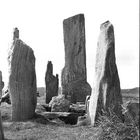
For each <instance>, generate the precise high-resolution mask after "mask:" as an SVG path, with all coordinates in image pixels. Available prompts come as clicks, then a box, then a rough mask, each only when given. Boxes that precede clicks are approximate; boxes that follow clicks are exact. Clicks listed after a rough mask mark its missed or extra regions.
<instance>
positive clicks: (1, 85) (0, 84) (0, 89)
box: [0, 71, 4, 98]
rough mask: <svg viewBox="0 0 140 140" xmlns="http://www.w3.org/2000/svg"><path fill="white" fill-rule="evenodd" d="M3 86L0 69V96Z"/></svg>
mask: <svg viewBox="0 0 140 140" xmlns="http://www.w3.org/2000/svg"><path fill="white" fill-rule="evenodd" d="M3 87H4V82H3V81H2V72H1V71H0V98H1V97H2V89H3Z"/></svg>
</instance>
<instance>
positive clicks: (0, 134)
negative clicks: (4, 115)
mask: <svg viewBox="0 0 140 140" xmlns="http://www.w3.org/2000/svg"><path fill="white" fill-rule="evenodd" d="M0 140H4V133H3V127H2V120H1V112H0Z"/></svg>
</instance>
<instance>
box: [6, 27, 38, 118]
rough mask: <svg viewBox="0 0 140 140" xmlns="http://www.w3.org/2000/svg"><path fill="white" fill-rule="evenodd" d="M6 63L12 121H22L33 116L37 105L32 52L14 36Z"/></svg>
mask: <svg viewBox="0 0 140 140" xmlns="http://www.w3.org/2000/svg"><path fill="white" fill-rule="evenodd" d="M16 30H17V29H16ZM15 32H16V31H14V33H15ZM14 35H15V34H14ZM8 62H9V92H10V97H11V102H12V120H13V121H24V120H27V119H30V118H32V117H33V116H34V114H35V108H36V103H37V97H36V90H37V88H36V72H35V56H34V52H33V50H32V49H31V48H30V47H29V46H27V45H26V44H25V43H24V42H23V41H22V40H20V39H19V38H18V37H16V36H15V38H14V41H13V44H12V47H11V48H10V50H9V55H8Z"/></svg>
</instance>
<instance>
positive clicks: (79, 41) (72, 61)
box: [61, 14, 91, 103]
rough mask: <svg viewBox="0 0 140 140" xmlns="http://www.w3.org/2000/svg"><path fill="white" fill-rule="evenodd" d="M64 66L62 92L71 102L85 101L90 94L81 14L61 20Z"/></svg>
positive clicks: (82, 16)
mask: <svg viewBox="0 0 140 140" xmlns="http://www.w3.org/2000/svg"><path fill="white" fill-rule="evenodd" d="M63 30H64V45H65V66H64V68H63V70H62V75H61V76H62V77H61V82H62V83H61V84H62V93H63V94H65V95H66V98H68V99H69V100H70V101H71V102H72V103H76V102H77V101H78V102H85V99H86V96H87V95H90V94H91V87H90V85H89V84H88V83H87V74H86V49H85V19H84V15H83V14H79V15H75V16H73V17H70V18H68V19H65V20H64V21H63Z"/></svg>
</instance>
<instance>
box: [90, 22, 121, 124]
mask: <svg viewBox="0 0 140 140" xmlns="http://www.w3.org/2000/svg"><path fill="white" fill-rule="evenodd" d="M95 75H96V77H95V87H94V89H93V92H92V95H91V98H90V104H89V115H90V118H91V124H94V122H95V121H96V120H97V119H98V117H99V114H101V115H102V110H104V111H107V112H109V108H113V111H114V112H115V113H116V115H118V117H120V118H121V117H122V112H121V104H122V95H121V90H120V80H119V75H118V70H117V66H116V58H115V39H114V29H113V25H112V24H111V23H110V22H109V21H107V22H105V23H103V24H101V27H100V35H99V40H98V47H97V56H96V65H95Z"/></svg>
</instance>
